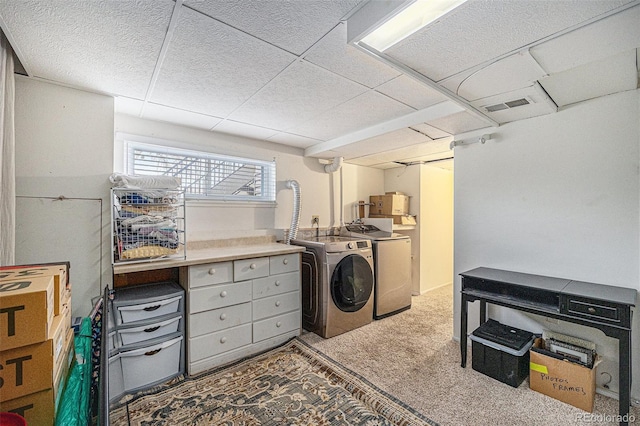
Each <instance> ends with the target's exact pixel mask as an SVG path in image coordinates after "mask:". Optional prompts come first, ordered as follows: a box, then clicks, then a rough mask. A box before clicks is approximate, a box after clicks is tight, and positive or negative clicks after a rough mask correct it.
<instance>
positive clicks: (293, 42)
mask: <svg viewBox="0 0 640 426" xmlns="http://www.w3.org/2000/svg"><path fill="white" fill-rule="evenodd" d="M362 1H363V0H305V1H300V0H278V1H265V0H242V1H211V0H187V1H185V2H184V4H185V5H187V6H189V7H191V8H194V9H196V10H199V11H201V12H203V13H205V14H207V15H209V16H212V17H214V18H215V19H218V20H220V21H222V22H225V23H227V24H229V25H231V26H233V27H235V28H238V29H239V30H241V31H243V32H246V33H248V34H251V35H253V36H255V37H257V38H260V39H262V40H264V41H266V42H268V43H270V44H273V45H274V46H278V47H280V48H282V49H285V50H287V51H289V52H291V53H294V54H296V55H300V54H302V53H303V52H304V51H305V50H307V49H309V48H310V47H311V46H312V45H313V44H314V43H315V42H316V41H317V40H319V39H320V38H322V37H323V36H324V35H325V34H327V33H328V32H329V31H331V29H332V28H333V27H334V26H336V24H338V22H340V19H341V18H342V17H343V16H345V15H346V14H348V13H349V12H350V11H351V10H352V9H353V8H354V7H356V6H357V5H358V4H359V3H361V2H362Z"/></svg>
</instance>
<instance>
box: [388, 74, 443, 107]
mask: <svg viewBox="0 0 640 426" xmlns="http://www.w3.org/2000/svg"><path fill="white" fill-rule="evenodd" d="M376 91H378V92H380V93H383V94H385V95H387V96H389V97H391V98H393V99H395V100H397V101H400V102H402V103H405V104H407V105H409V106H411V107H413V108H415V109H424V108H427V107H430V106H431V105H435V104H437V103H439V102H442V101H446V100H447V99H448V98H447V97H445V96H444V95H442V94H440V93H439V92H436V91H435V90H433V89H431V88H430V87H427V86H425V85H424V84H421V83H418V82H417V81H415V80H414V79H412V78H411V77H407V76H405V75H401V76H399V77H398V78H394V79H393V80H391V81H388V82H386V83H385V84H383V85H382V86H379V87H376Z"/></svg>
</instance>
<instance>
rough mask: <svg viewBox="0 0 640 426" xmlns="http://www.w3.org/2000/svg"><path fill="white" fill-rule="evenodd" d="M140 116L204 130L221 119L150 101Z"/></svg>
mask: <svg viewBox="0 0 640 426" xmlns="http://www.w3.org/2000/svg"><path fill="white" fill-rule="evenodd" d="M142 118H146V119H148V120H156V121H166V122H168V123H174V124H179V125H182V126H189V127H195V128H197V129H206V130H211V128H212V127H213V126H215V125H216V124H218V123H219V122H220V120H221V118H219V117H212V116H210V115H204V114H198V113H197V112H191V111H185V110H183V109H177V108H171V107H168V106H164V105H158V104H154V103H151V102H149V103H147V104H146V105H145V107H144V110H143V112H142Z"/></svg>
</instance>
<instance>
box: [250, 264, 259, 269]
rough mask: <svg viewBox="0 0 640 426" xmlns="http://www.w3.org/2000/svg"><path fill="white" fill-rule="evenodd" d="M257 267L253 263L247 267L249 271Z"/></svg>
mask: <svg viewBox="0 0 640 426" xmlns="http://www.w3.org/2000/svg"><path fill="white" fill-rule="evenodd" d="M256 268H257V265H256V264H255V263H252V264H251V265H249V269H256Z"/></svg>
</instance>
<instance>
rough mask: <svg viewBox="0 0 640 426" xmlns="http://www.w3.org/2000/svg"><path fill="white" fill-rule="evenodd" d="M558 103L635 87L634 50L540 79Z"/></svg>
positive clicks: (562, 103)
mask: <svg viewBox="0 0 640 426" xmlns="http://www.w3.org/2000/svg"><path fill="white" fill-rule="evenodd" d="M540 84H541V85H542V86H543V87H544V89H545V90H546V91H547V93H549V95H550V96H551V97H552V98H553V100H554V101H555V102H556V104H558V106H564V105H569V104H573V103H576V102H580V101H584V100H587V99H593V98H597V97H599V96H605V95H610V94H612V93H617V92H622V91H625V90H635V89H636V88H637V86H638V71H637V68H636V50H635V49H633V50H629V51H627V52H623V53H620V54H618V55H615V56H612V57H610V58H606V59H604V60H601V61H595V62H592V63H590V64H586V65H583V66H581V67H576V68H573V69H570V70H567V71H563V72H560V73H557V74H553V75H551V76H549V77H546V78H543V79H542V80H540Z"/></svg>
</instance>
